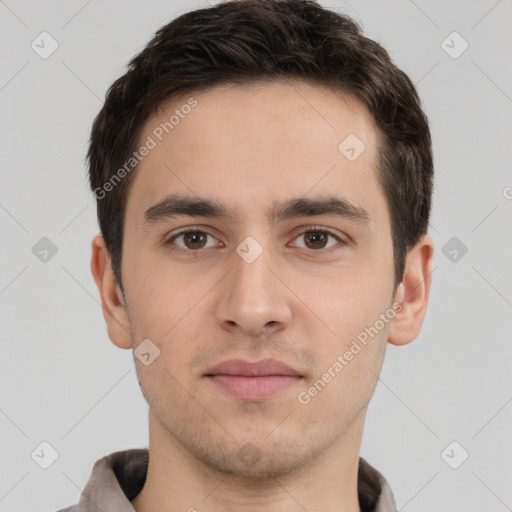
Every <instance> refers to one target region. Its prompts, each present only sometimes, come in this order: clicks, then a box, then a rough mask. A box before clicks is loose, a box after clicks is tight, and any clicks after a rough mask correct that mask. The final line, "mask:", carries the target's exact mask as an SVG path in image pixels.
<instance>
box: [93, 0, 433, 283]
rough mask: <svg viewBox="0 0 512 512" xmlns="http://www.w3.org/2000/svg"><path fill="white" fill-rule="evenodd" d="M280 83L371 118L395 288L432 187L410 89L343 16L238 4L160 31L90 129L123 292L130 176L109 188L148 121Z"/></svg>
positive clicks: (424, 135)
mask: <svg viewBox="0 0 512 512" xmlns="http://www.w3.org/2000/svg"><path fill="white" fill-rule="evenodd" d="M287 79H299V80H302V81H304V82H308V83H312V84H317V85H322V86H327V87H330V88H334V90H336V91H340V92H342V93H343V92H346V93H351V94H355V95H356V96H357V97H358V98H359V99H360V100H361V101H362V102H363V103H364V104H365V105H366V107H367V108H368V109H369V111H370V112H371V114H372V116H373V118H374V120H375V122H376V125H377V127H378V129H379V130H380V133H381V135H382V140H383V142H382V144H381V147H380V148H379V150H380V151H379V162H378V170H379V173H378V179H379V181H380V183H381V186H382V188H383V191H384V194H385V196H386V199H387V203H388V207H389V211H390V216H391V224H392V236H393V253H394V267H395V282H396V284H398V283H399V282H400V281H401V280H402V275H403V271H404V264H405V256H406V254H407V251H408V250H409V249H410V248H412V247H413V246H414V245H415V244H416V243H417V242H418V240H419V238H420V236H421V235H422V234H424V233H426V232H427V228H428V220H429V214H430V204H431V195H432V182H433V161H432V149H431V138H430V131H429V127H428V121H427V118H426V116H425V114H424V112H423V110H422V109H421V105H420V100H419V98H418V94H417V92H416V89H415V87H414V85H413V83H412V82H411V80H410V79H409V78H408V77H407V75H406V74H405V73H404V72H403V71H401V70H400V69H399V68H398V67H397V66H396V65H395V64H393V62H392V61H391V59H390V57H389V55H388V53H387V52H386V50H385V49H384V48H383V47H382V46H380V45H379V44H378V43H376V42H375V41H373V40H371V39H368V38H367V37H365V36H364V35H363V34H362V32H361V29H360V28H359V26H358V25H357V24H356V23H355V22H354V21H353V20H352V19H351V18H349V17H348V16H346V15H342V14H339V13H337V12H334V11H331V10H329V9H326V8H324V7H322V6H320V5H318V4H317V3H316V2H314V1H311V0H239V1H230V2H225V3H221V4H218V5H215V6H212V7H208V8H205V9H199V10H195V11H191V12H188V13H185V14H183V15H181V16H179V17H178V18H176V19H174V20H173V21H171V22H170V23H168V24H167V25H165V26H163V27H162V28H160V29H159V30H158V31H157V32H156V34H155V36H154V38H153V39H152V40H151V41H150V42H149V43H148V44H147V46H146V47H145V48H144V49H143V50H142V51H141V52H140V53H139V54H138V55H137V56H135V57H134V58H133V59H132V60H131V62H130V63H129V66H128V69H127V71H126V73H125V74H124V75H123V76H121V77H120V78H118V79H117V80H116V81H115V82H114V83H113V84H112V86H111V87H110V89H109V90H108V92H107V94H106V100H105V104H104V106H103V108H102V109H101V111H100V112H99V114H98V116H97V117H96V119H95V121H94V124H93V127H92V133H91V139H90V146H89V150H88V153H87V158H88V164H89V179H90V185H91V189H92V191H93V192H94V194H95V196H96V199H97V214H98V221H99V225H100V229H101V232H102V234H103V237H104V238H105V243H106V245H107V248H108V250H109V252H110V256H111V262H112V268H113V271H114V274H115V276H116V279H117V280H118V283H119V284H120V286H121V289H122V281H121V255H122V246H123V227H124V217H125V209H126V197H127V193H128V190H129V187H130V183H131V182H132V180H133V175H134V173H133V172H129V173H126V172H125V173H123V179H119V180H118V182H115V183H113V182H112V179H113V178H115V176H114V175H115V173H116V172H117V171H118V170H119V169H121V167H122V166H123V165H125V164H126V162H127V161H128V160H129V159H130V156H131V155H132V154H133V152H134V150H135V148H136V147H137V144H138V139H139V136H140V133H141V131H142V129H143V127H144V124H145V122H146V121H147V119H148V118H149V116H150V115H151V114H152V113H155V112H156V110H157V108H158V106H159V105H161V103H162V102H163V101H164V100H168V99H169V98H170V97H171V96H175V95H177V94H184V93H187V92H193V91H204V90H206V89H208V88H210V87H213V86H216V85H220V84H227V83H233V84H249V83H252V82H255V81H261V80H269V81H270V80H285V81H286V80H287ZM340 142H341V141H340ZM135 168H136V165H135V166H134V169H135ZM118 177H119V175H118ZM107 183H110V186H109V187H108V193H107V192H106V190H107V187H104V185H105V184H107ZM98 192H100V193H98Z"/></svg>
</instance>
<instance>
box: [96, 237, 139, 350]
mask: <svg viewBox="0 0 512 512" xmlns="http://www.w3.org/2000/svg"><path fill="white" fill-rule="evenodd" d="M91 246H92V254H91V272H92V275H93V277H94V280H95V281H96V286H97V287H98V290H99V292H100V297H101V308H102V309H103V317H104V318H105V322H106V324H107V331H108V336H109V338H110V339H111V341H112V342H113V343H114V345H117V346H118V347H119V348H126V349H128V348H130V349H131V348H132V338H131V330H130V322H129V319H128V313H127V309H126V305H125V302H124V297H123V294H122V292H121V288H120V287H119V284H118V283H117V280H116V278H115V276H114V272H113V271H112V265H111V261H110V253H109V251H108V249H107V246H106V244H105V239H104V238H103V236H102V235H96V236H95V237H94V238H93V240H92V244H91Z"/></svg>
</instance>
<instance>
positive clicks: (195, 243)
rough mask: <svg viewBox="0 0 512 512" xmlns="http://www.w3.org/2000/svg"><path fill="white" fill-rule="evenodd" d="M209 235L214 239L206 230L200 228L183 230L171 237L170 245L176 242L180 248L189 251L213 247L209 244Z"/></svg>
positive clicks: (168, 242)
mask: <svg viewBox="0 0 512 512" xmlns="http://www.w3.org/2000/svg"><path fill="white" fill-rule="evenodd" d="M208 237H210V238H211V239H212V240H213V237H212V236H211V235H210V234H208V233H205V232H204V231H198V230H188V231H182V232H181V233H178V234H176V235H174V236H173V237H171V238H170V239H169V240H168V241H167V244H168V245H173V244H176V245H177V246H178V248H179V249H182V250H188V251H199V250H201V249H205V248H207V247H211V243H210V245H207V244H208Z"/></svg>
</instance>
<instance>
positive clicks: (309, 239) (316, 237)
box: [304, 231, 329, 249]
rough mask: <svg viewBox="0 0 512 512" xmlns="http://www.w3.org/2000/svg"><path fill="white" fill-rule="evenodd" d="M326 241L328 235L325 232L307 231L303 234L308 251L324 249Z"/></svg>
mask: <svg viewBox="0 0 512 512" xmlns="http://www.w3.org/2000/svg"><path fill="white" fill-rule="evenodd" d="M328 239H329V233H326V232H325V231H308V232H307V233H305V234H304V240H305V241H306V246H307V247H308V249H324V248H325V245H326V244H327V242H328Z"/></svg>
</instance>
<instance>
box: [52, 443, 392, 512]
mask: <svg viewBox="0 0 512 512" xmlns="http://www.w3.org/2000/svg"><path fill="white" fill-rule="evenodd" d="M148 461H149V450H148V449H147V448H135V449H131V450H124V451H119V452H114V453H111V454H110V455H107V456H105V457H103V458H101V459H99V460H98V461H96V463H95V464H94V467H93V469H92V472H91V476H90V478H89V481H88V482H87V485H86V486H85V488H84V490H83V491H82V494H81V496H80V501H79V502H78V503H77V504H76V505H72V506H70V507H67V508H64V509H61V510H59V511H58V512H97V511H98V510H101V511H102V512H134V510H135V509H134V508H133V506H132V504H131V503H130V501H131V500H133V499H134V498H135V497H136V496H137V494H139V492H140V491H141V490H142V488H143V487H144V482H145V481H146V474H147V470H148ZM357 491H358V496H359V505H360V507H361V511H362V512H396V505H395V500H394V497H393V493H392V492H391V489H390V487H389V485H388V483H387V482H386V480H385V479H384V477H383V476H382V475H381V474H380V473H379V472H378V471H377V470H376V469H375V468H373V467H372V466H370V464H368V462H366V461H365V460H364V459H363V458H361V457H360V458H359V473H358V481H357Z"/></svg>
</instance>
